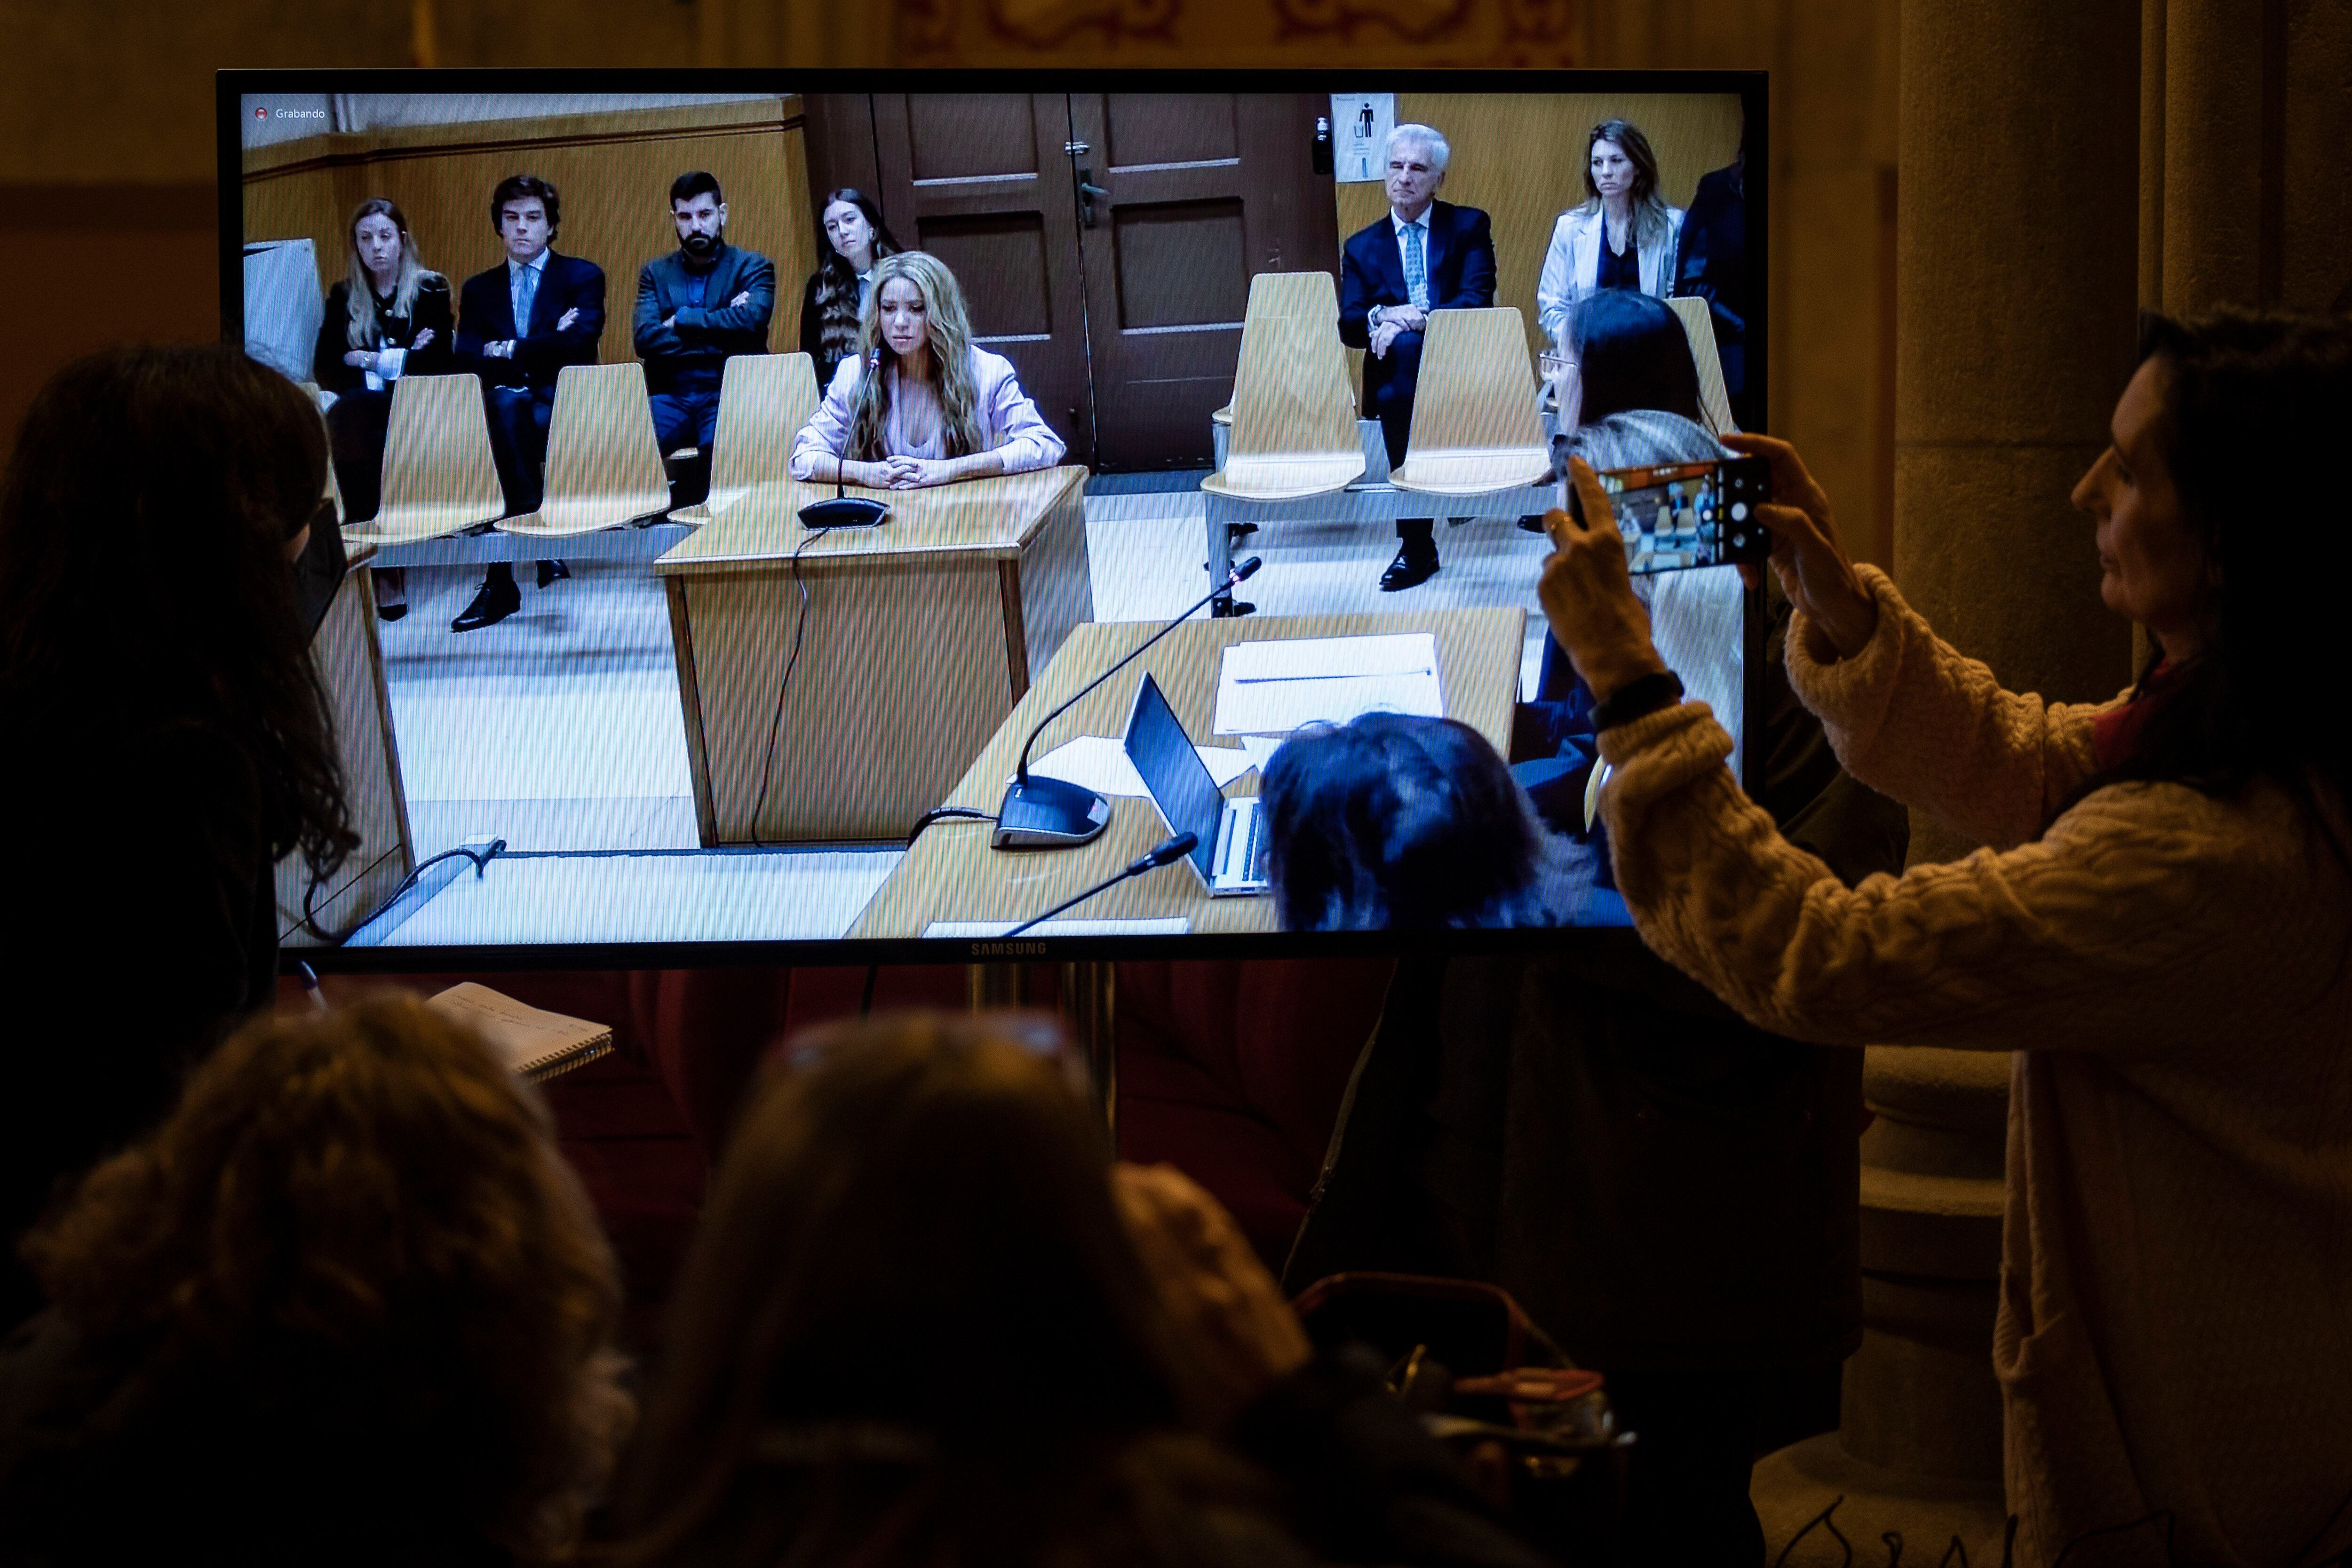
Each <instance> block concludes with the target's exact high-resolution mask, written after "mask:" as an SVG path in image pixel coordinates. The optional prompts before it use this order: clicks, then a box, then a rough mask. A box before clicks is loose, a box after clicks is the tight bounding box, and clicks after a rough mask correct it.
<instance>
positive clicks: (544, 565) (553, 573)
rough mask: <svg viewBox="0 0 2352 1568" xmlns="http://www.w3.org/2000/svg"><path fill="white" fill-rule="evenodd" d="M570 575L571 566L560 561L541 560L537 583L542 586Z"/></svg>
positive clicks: (557, 581) (558, 581)
mask: <svg viewBox="0 0 2352 1568" xmlns="http://www.w3.org/2000/svg"><path fill="white" fill-rule="evenodd" d="M571 575H572V568H571V567H569V566H566V565H565V564H564V563H562V562H561V561H542V562H541V563H539V585H540V586H541V587H542V588H544V587H546V586H547V585H548V584H550V583H560V582H562V580H563V579H564V578H566V577H569V576H571Z"/></svg>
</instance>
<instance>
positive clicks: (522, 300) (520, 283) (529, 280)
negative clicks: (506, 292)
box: [514, 267, 539, 338]
mask: <svg viewBox="0 0 2352 1568" xmlns="http://www.w3.org/2000/svg"><path fill="white" fill-rule="evenodd" d="M515 270H516V272H517V274H518V276H517V277H516V279H515V291H514V319H515V336H517V337H519V338H521V337H528V336H530V302H531V300H534V299H536V298H538V296H539V268H536V267H519V268H516V269H515Z"/></svg>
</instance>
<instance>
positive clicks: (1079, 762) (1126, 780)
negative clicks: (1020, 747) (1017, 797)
mask: <svg viewBox="0 0 2352 1568" xmlns="http://www.w3.org/2000/svg"><path fill="white" fill-rule="evenodd" d="M1192 749H1193V750H1194V751H1196V752H1200V753H1201V761H1202V763H1204V764H1205V765H1206V766H1207V767H1208V770H1209V776H1210V777H1211V778H1213V779H1214V780H1216V781H1217V787H1218V788H1219V789H1223V788H1224V787H1225V786H1226V785H1227V784H1231V783H1233V782H1234V780H1235V779H1237V778H1239V777H1241V776H1242V775H1243V774H1244V773H1247V772H1249V770H1250V755H1249V753H1248V752H1244V751H1241V750H1238V749H1236V748H1234V747H1230V746H1195V747H1193V748H1192ZM1029 771H1030V772H1031V773H1034V774H1041V775H1043V776H1044V777H1046V778H1049V779H1062V780H1064V781H1066V782H1067V783H1070V784H1076V785H1077V786H1078V787H1079V788H1081V789H1090V790H1093V791H1094V792H1095V793H1096V794H1097V795H1146V794H1149V793H1150V792H1149V791H1147V790H1146V789H1145V788H1144V787H1143V779H1142V777H1141V776H1140V775H1139V774H1138V773H1136V771H1135V764H1134V763H1130V762H1129V761H1128V760H1127V747H1126V746H1125V744H1123V743H1122V742H1118V741H1117V740H1114V739H1112V738H1111V737H1110V736H1108V735H1080V736H1079V737H1078V738H1077V739H1076V740H1075V741H1065V742H1062V743H1061V744H1060V745H1058V746H1056V747H1055V748H1054V749H1053V750H1052V751H1050V752H1046V753H1045V755H1044V756H1042V757H1038V758H1035V759H1034V760H1033V761H1032V762H1031V763H1030V764H1029ZM1005 782H1006V783H1008V784H1010V783H1011V782H1012V781H1011V780H1010V779H1008V780H1006V781H1005Z"/></svg>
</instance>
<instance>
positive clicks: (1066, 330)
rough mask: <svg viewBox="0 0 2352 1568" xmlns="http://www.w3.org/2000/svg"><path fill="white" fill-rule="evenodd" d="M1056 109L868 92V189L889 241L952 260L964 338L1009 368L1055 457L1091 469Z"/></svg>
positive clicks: (1073, 232)
mask: <svg viewBox="0 0 2352 1568" xmlns="http://www.w3.org/2000/svg"><path fill="white" fill-rule="evenodd" d="M1069 120H1070V111H1069V102H1068V100H1067V98H1066V95H1064V94H1062V93H1057V92H1055V93H943V92H942V93H929V92H926V93H907V92H887V93H876V94H875V95H874V109H873V126H874V158H875V163H876V167H877V175H878V178H877V182H876V183H877V185H878V187H879V188H878V189H877V191H876V192H875V195H877V196H878V197H880V198H881V202H882V216H883V219H884V221H885V222H887V224H888V225H889V226H890V232H891V233H892V234H894V235H896V236H897V237H898V241H899V243H901V244H902V245H907V246H910V247H916V248H918V249H921V250H928V251H929V252H930V253H931V254H932V255H934V256H936V257H938V258H940V260H941V261H944V262H946V263H947V264H948V266H949V268H950V269H951V270H953V272H954V273H955V275H956V280H957V281H958V282H959V283H961V284H962V285H963V292H964V303H965V305H966V307H967V309H969V310H970V311H971V330H972V335H973V337H974V338H975V339H977V340H978V341H979V342H980V345H981V346H982V348H985V349H989V350H992V351H993V352H994V353H1001V354H1003V356H1004V357H1005V358H1006V359H1009V360H1011V361H1012V362H1013V369H1015V370H1017V371H1019V372H1020V373H1021V384H1022V386H1023V387H1024V389H1025V390H1026V391H1027V392H1028V394H1029V395H1030V396H1031V397H1032V398H1034V400H1035V401H1036V404H1037V409H1038V412H1039V413H1041V414H1043V415H1044V416H1045V422H1046V423H1047V424H1048V425H1051V426H1053V427H1054V433H1055V435H1057V436H1059V437H1061V438H1062V440H1063V442H1064V444H1065V445H1066V446H1067V447H1069V449H1070V451H1069V456H1068V457H1067V458H1065V459H1064V460H1065V461H1066V462H1071V463H1083V464H1085V465H1087V467H1089V468H1091V467H1093V466H1094V464H1095V417H1094V406H1093V399H1092V396H1091V395H1090V393H1089V389H1088V386H1087V340H1086V300H1085V298H1084V296H1083V294H1082V292H1081V290H1082V289H1083V287H1084V285H1083V284H1082V282H1081V280H1080V278H1079V272H1078V214H1077V207H1076V203H1075V202H1074V201H1073V200H1072V193H1071V189H1070V157H1069V154H1068V153H1066V152H1065V151H1064V150H1063V144H1064V143H1065V142H1067V141H1068V140H1069Z"/></svg>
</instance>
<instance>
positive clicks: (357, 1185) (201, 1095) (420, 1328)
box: [25, 994, 632, 1562]
mask: <svg viewBox="0 0 2352 1568" xmlns="http://www.w3.org/2000/svg"><path fill="white" fill-rule="evenodd" d="M25 1251H26V1258H28V1259H29V1260H30V1261H31V1263H32V1265H33V1267H34V1269H35V1271H36V1273H37V1274H38V1276H39V1277H40V1279H41V1282H42V1283H43V1285H44V1286H45V1287H46V1288H47V1290H48V1292H49V1294H50V1298H51V1300H53V1301H54V1302H55V1303H56V1305H57V1307H58V1310H59V1311H60V1312H61V1313H62V1314H63V1315H64V1317H65V1318H66V1320H67V1321H68V1322H69V1323H71V1325H72V1326H73V1327H74V1329H75V1330H77V1331H79V1333H80V1334H81V1335H82V1336H83V1338H84V1339H85V1340H86V1341H87V1342H89V1343H90V1344H91V1345H93V1346H95V1347H97V1348H98V1349H99V1350H100V1352H102V1353H103V1354H104V1355H105V1356H107V1357H108V1358H109V1360H110V1363H113V1364H116V1365H120V1366H122V1367H125V1368H128V1369H130V1373H131V1375H130V1377H129V1379H128V1381H127V1382H126V1384H125V1385H124V1389H123V1391H122V1392H121V1393H120V1394H117V1395H116V1396H115V1397H114V1398H113V1399H112V1400H111V1401H110V1404H109V1406H108V1410H109V1414H110V1418H111V1419H112V1420H113V1421H114V1423H115V1424H116V1425H118V1426H129V1427H131V1428H134V1429H140V1430H144V1431H148V1432H151V1433H154V1434H157V1435H159V1438H160V1439H163V1440H160V1441H159V1443H158V1446H159V1447H162V1448H163V1449H164V1450H165V1451H167V1452H169V1451H172V1450H173V1449H174V1448H177V1449H178V1450H180V1452H181V1460H180V1465H179V1467H178V1468H184V1471H185V1474H184V1475H180V1476H178V1479H175V1480H174V1481H173V1487H174V1489H175V1495H176V1492H177V1491H182V1490H184V1491H189V1492H201V1493H205V1494H210V1495H207V1496H205V1497H203V1498H202V1499H200V1500H198V1501H197V1502H196V1503H195V1504H194V1505H193V1506H194V1507H195V1508H196V1509H197V1510H198V1511H199V1515H200V1517H199V1518H197V1519H193V1520H184V1521H182V1524H181V1528H183V1529H184V1530H185V1531H187V1532H188V1534H189V1538H190V1543H191V1544H193V1545H194V1546H196V1547H197V1548H198V1550H197V1555H198V1556H199V1557H202V1556H203V1555H204V1554H205V1550H209V1549H212V1548H215V1547H216V1546H217V1545H218V1542H214V1541H210V1540H206V1539H205V1531H204V1528H203V1526H204V1524H205V1522H206V1521H207V1519H208V1520H209V1521H214V1522H217V1523H218V1524H219V1525H220V1527H221V1528H223V1529H226V1530H230V1531H236V1530H238V1529H239V1528H240V1521H244V1526H243V1527H244V1528H248V1529H251V1531H252V1534H253V1538H254V1539H253V1540H252V1541H249V1542H245V1545H246V1546H247V1547H250V1548H253V1550H251V1551H249V1552H247V1555H248V1556H249V1557H253V1558H257V1559H265V1560H266V1559H271V1558H273V1557H274V1556H275V1555H276V1553H275V1552H273V1551H271V1550H265V1549H262V1548H261V1547H260V1545H259V1543H260V1542H267V1541H270V1540H273V1539H274V1540H277V1541H279V1542H284V1543H287V1544H289V1546H290V1545H291V1544H292V1543H295V1542H306V1543H307V1550H308V1551H310V1552H314V1553H315V1554H316V1556H317V1558H318V1559H319V1560H322V1561H323V1560H334V1561H343V1562H352V1561H362V1560H366V1561H387V1560H396V1559H398V1558H399V1557H400V1556H401V1555H402V1554H404V1553H405V1554H407V1555H408V1560H412V1561H421V1560H424V1559H425V1557H428V1556H429V1557H432V1558H434V1560H445V1559H449V1558H452V1557H457V1558H462V1557H465V1556H467V1555H468V1554H469V1553H468V1552H465V1551H462V1550H460V1551H456V1552H453V1551H452V1548H465V1547H467V1544H468V1543H469V1542H470V1543H472V1544H473V1545H474V1546H477V1547H478V1546H479V1545H481V1544H482V1543H484V1542H488V1543H491V1544H493V1545H495V1546H498V1547H502V1548H504V1549H505V1550H506V1551H508V1552H513V1553H515V1554H517V1555H518V1556H520V1557H521V1558H522V1559H524V1560H526V1561H539V1560H548V1559H552V1558H555V1557H558V1556H561V1555H563V1554H565V1553H566V1552H569V1551H570V1549H571V1548H572V1545H573V1543H574V1542H575V1541H576V1538H577V1535H578V1531H579V1526H580V1521H581V1518H582V1515H583V1511H584V1510H585V1508H586V1506H587V1504H588V1503H589V1501H590V1500H592V1499H593V1496H594V1494H595V1492H596V1490H597V1489H598V1488H599V1487H600V1486H601V1484H602V1482H603V1479H604V1475H605V1473H606V1471H607V1469H608V1468H609V1463H610V1459H611V1457H612V1454H613V1451H614V1447H615V1445H616V1444H617V1442H618V1440H619V1436H620V1435H621V1431H622V1429H623V1428H624V1427H625V1425H626V1424H627V1421H628V1419H629V1416H630V1415H631V1413H632V1405H631V1403H630V1400H629V1397H628V1395H627V1394H625V1393H623V1392H622V1391H621V1389H620V1387H619V1384H618V1382H617V1377H618V1373H619V1371H620V1361H619V1358H618V1356H617V1355H616V1353H615V1352H614V1350H613V1348H612V1346H613V1336H614V1328H615V1324H616V1322H617V1319H618V1315H619V1310H620V1289H619V1284H618V1278H617V1273H616V1270H615V1268H614V1262H613V1258H612V1254H611V1252H610V1251H609V1249H608V1248H607V1247H606V1245H605V1242H604V1236H603V1233H602V1232H601V1231H600V1230H599V1229H598V1227H597V1224H596V1219H595V1215H594V1212H593V1210H592V1209H591V1208H590V1207H589V1205H588V1200H587V1198H586V1196H585V1194H583V1192H582V1190H581V1188H580V1185H579V1183H578V1181H577V1180H576V1179H575V1178H574V1177H573V1176H572V1173H571V1171H570V1168H569V1167H568V1166H566V1165H565V1164H564V1163H563V1161H562V1156H561V1155H560V1154H559V1153H558V1152H557V1151H556V1147H555V1142H554V1136H553V1131H552V1125H551V1119H550V1118H549V1115H548V1112H547V1109H546V1106H545V1105H544V1103H543V1102H541V1100H540V1098H539V1096H538V1095H537V1094H536V1093H535V1092H534V1091H533V1090H531V1089H530V1088H529V1087H528V1086H527V1085H525V1084H523V1083H522V1082H521V1081H520V1079H517V1078H516V1077H515V1076H514V1075H513V1074H512V1073H510V1072H509V1071H508V1070H507V1069H506V1068H505V1067H504V1066H503V1065H502V1064H501V1063H499V1061H498V1060H497V1059H496V1058H494V1057H493V1055H492V1054H491V1052H490V1050H489V1049H488V1047H486V1046H485V1045H484V1044H483V1043H482V1041H481V1039H480V1038H479V1037H477V1036H475V1035H474V1034H473V1033H471V1032H470V1031H468V1030H466V1029H463V1028H461V1027H459V1026H457V1025H455V1024H453V1023H451V1022H449V1021H448V1020H446V1019H445V1018H443V1017H442V1016H440V1015H439V1014H437V1013H435V1012H434V1011H433V1010H432V1009H430V1008H428V1007H426V1006H425V1005H423V1004H422V1003H420V1002H418V1001H416V1000H415V999H413V998H410V997H407V996H403V995H396V994H389V995H383V996H380V997H376V998H373V999H369V1000H366V1001H363V1002H361V1003H359V1004H358V1005H352V1006H348V1007H344V1008H341V1009H339V1010H337V1011H335V1012H332V1013H329V1014H324V1015H312V1016H288V1017H283V1018H264V1019H260V1020H257V1021H256V1022H255V1023H253V1024H251V1025H249V1026H247V1027H246V1028H245V1029H243V1030H241V1031H240V1032H239V1033H237V1034H236V1036H234V1037H231V1038H230V1040H229V1041H228V1043H227V1044H226V1045H225V1046H223V1047H221V1049H220V1050H219V1051H218V1052H217V1053H215V1055H214V1056H213V1057H212V1058H209V1059H208V1060H207V1061H206V1062H205V1064H204V1065H203V1066H201V1067H200V1068H197V1069H196V1070H195V1072H194V1075H193V1076H192V1077H191V1079H190V1080H189V1083H188V1086H187V1089H186V1092H185V1094H184V1097H183V1098H182V1100H181V1101H180V1104H179V1107H178V1109H177V1110H174V1111H173V1113H172V1115H171V1116H170V1118H169V1119H167V1120H166V1121H164V1123H163V1126H162V1127H161V1128H160V1129H159V1130H158V1131H156V1132H155V1133H154V1134H153V1135H152V1137H150V1138H148V1139H147V1140H146V1141H144V1142H141V1143H139V1144H137V1145H135V1146H133V1147H132V1148H131V1149H129V1150H128V1151H126V1152H123V1153H121V1154H119V1155H117V1156H115V1157H114V1158H113V1159H111V1160H110V1161H108V1162H106V1163H104V1164H101V1165H100V1166H99V1167H98V1168H97V1169H96V1170H95V1171H93V1172H92V1173H90V1174H89V1177H88V1178H87V1179H86V1180H85V1181H84V1182H83V1184H82V1186H81V1188H80V1191H79V1194H77V1195H76V1197H75V1199H74V1201H73V1203H72V1204H71V1205H70V1206H69V1207H68V1208H67V1209H65V1210H64V1211H63V1212H62V1213H61V1214H59V1215H58V1216H57V1217H56V1218H55V1219H53V1220H52V1221H50V1222H49V1223H48V1224H47V1226H44V1227H42V1228H41V1229H39V1230H37V1231H36V1232H35V1233H34V1234H33V1235H32V1236H31V1237H29V1238H28V1239H27V1240H26V1244H25ZM262 1519H268V1520H269V1521H272V1522H271V1523H270V1524H269V1525H268V1526H267V1527H255V1526H253V1525H251V1523H250V1521H254V1520H262Z"/></svg>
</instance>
